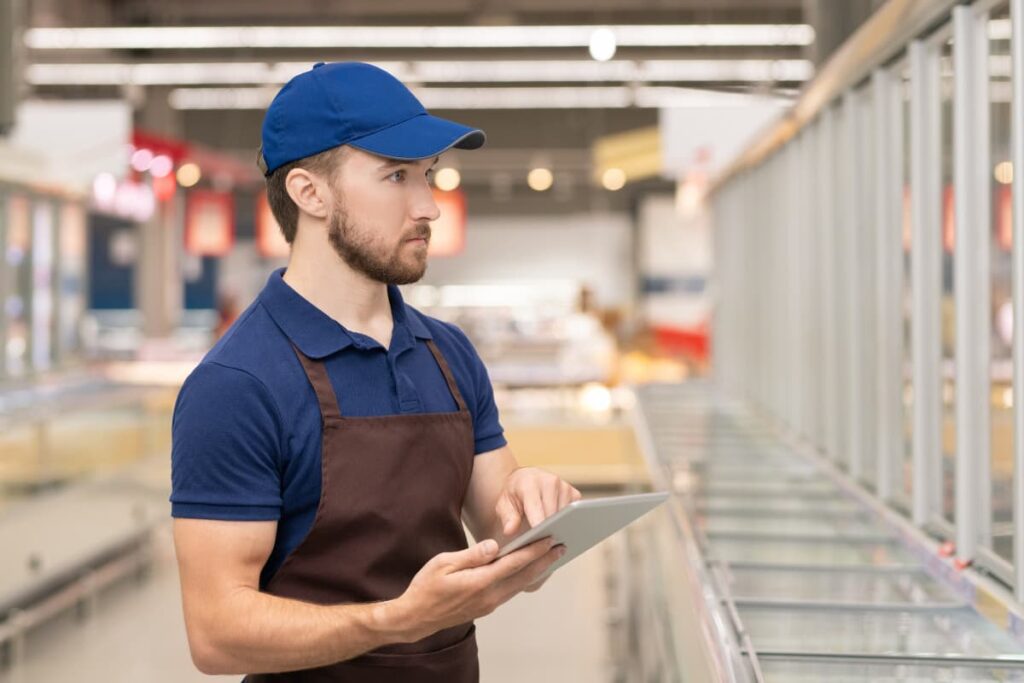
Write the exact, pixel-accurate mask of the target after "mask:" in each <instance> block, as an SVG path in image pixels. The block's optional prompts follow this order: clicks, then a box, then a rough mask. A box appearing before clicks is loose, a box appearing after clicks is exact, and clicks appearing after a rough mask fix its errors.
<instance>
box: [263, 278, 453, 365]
mask: <svg viewBox="0 0 1024 683" xmlns="http://www.w3.org/2000/svg"><path fill="white" fill-rule="evenodd" d="M284 272H285V269H284V268H279V269H277V270H275V271H274V272H273V273H271V274H270V277H269V278H268V279H267V284H266V286H265V287H264V288H263V291H262V292H260V295H259V299H260V302H261V303H262V304H263V306H264V307H265V308H266V309H267V311H268V312H269V313H270V316H271V317H272V318H273V319H274V322H275V323H277V325H278V327H280V328H281V331H282V332H284V334H285V336H287V337H288V338H289V339H290V340H291V341H292V343H294V344H295V346H297V347H299V350H300V351H302V353H304V354H305V355H307V356H309V357H310V358H324V357H326V356H329V355H331V354H332V353H336V352H338V351H341V350H342V349H344V348H346V347H348V346H351V345H353V344H357V342H356V339H355V337H354V336H353V334H354V333H352V332H350V331H349V330H347V329H345V327H344V326H343V325H342V324H341V323H339V322H338V321H336V320H334V319H333V318H331V317H330V316H328V315H327V314H326V313H324V312H323V311H321V310H320V309H319V308H317V307H316V306H314V305H313V304H312V303H311V302H310V301H309V300H308V299H306V298H304V297H303V296H302V295H301V294H299V293H298V292H296V291H295V290H294V289H292V287H291V286H290V285H289V284H288V283H287V282H285V281H284V278H283V275H284ZM388 301H389V302H390V304H391V317H392V319H393V320H394V324H395V332H393V333H392V337H393V338H395V337H397V336H398V335H399V329H398V328H400V327H406V328H407V329H408V330H409V332H410V333H411V334H412V335H413V336H415V337H418V338H420V339H432V338H433V336H432V335H431V334H430V331H429V330H428V329H427V327H426V325H425V324H424V323H423V321H422V320H421V319H420V316H419V314H418V313H416V312H415V311H412V310H410V309H409V308H408V307H407V306H406V305H405V300H404V299H403V298H402V293H401V291H399V289H398V287H396V286H395V285H388ZM360 336H362V335H360Z"/></svg>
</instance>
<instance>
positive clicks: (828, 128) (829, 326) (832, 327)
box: [818, 108, 840, 459]
mask: <svg viewBox="0 0 1024 683" xmlns="http://www.w3.org/2000/svg"><path fill="white" fill-rule="evenodd" d="M835 123H836V112H835V110H834V109H831V108H830V109H827V110H825V112H824V113H823V114H822V118H821V123H820V124H819V125H820V126H821V137H820V139H819V150H818V152H819V159H818V163H819V167H818V170H819V172H820V180H821V188H820V192H821V201H820V204H819V209H820V214H821V215H820V217H819V220H818V224H819V225H834V215H835V209H834V204H835V201H834V199H835V193H834V192H833V186H834V176H835V168H836V165H835V164H834V163H833V161H834V159H835V155H834V151H835V140H836V135H835ZM835 242H836V239H835V234H834V233H833V231H831V230H823V231H822V232H821V270H822V278H821V284H822V288H821V309H822V312H823V314H822V319H823V321H824V324H823V328H824V339H823V342H824V343H823V344H822V348H823V349H824V352H825V372H824V373H823V375H822V376H823V379H824V384H825V400H824V401H823V402H822V403H824V405H825V443H824V452H825V454H826V455H827V456H828V457H829V458H833V459H834V458H836V457H838V453H839V429H840V428H839V422H838V416H839V403H838V397H839V376H838V367H837V366H838V362H837V361H838V358H837V356H838V354H837V353H836V346H837V341H836V337H837V331H836V320H837V318H838V314H837V311H836V308H835V298H836V296H835V291H836V287H835V276H834V274H835Z"/></svg>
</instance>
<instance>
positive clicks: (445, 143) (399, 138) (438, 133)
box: [346, 114, 487, 161]
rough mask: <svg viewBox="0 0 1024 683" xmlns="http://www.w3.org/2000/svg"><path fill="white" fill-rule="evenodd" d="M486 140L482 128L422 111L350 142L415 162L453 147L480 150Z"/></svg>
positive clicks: (388, 156)
mask: <svg viewBox="0 0 1024 683" xmlns="http://www.w3.org/2000/svg"><path fill="white" fill-rule="evenodd" d="M486 139H487V136H486V135H485V134H484V132H483V131H482V130H480V129H479V128H470V127H469V126H463V125H462V124H461V123H455V122H454V121H449V120H447V119H442V118H438V117H436V116H432V115H431V114H421V115H419V116H414V117H412V118H411V119H408V120H407V121H403V122H402V123H398V124H395V125H394V126H390V127H388V128H385V129H384V130H379V131H377V132H376V133H371V134H369V135H364V136H363V137H361V138H357V139H355V140H351V141H350V142H348V143H346V144H349V145H351V146H352V147H357V148H359V149H361V150H364V151H366V152H370V153H372V154H377V155H379V156H382V157H387V158H389V159H405V160H409V161H414V160H417V159H428V158H430V157H436V156H437V155H438V154H440V153H441V152H444V151H445V150H448V149H451V148H452V147H457V148H458V149H477V148H479V147H483V145H484V141H485V140H486Z"/></svg>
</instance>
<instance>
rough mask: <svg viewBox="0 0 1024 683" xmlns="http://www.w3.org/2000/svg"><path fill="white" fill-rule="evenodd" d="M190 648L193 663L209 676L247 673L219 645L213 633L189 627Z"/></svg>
mask: <svg viewBox="0 0 1024 683" xmlns="http://www.w3.org/2000/svg"><path fill="white" fill-rule="evenodd" d="M188 649H189V654H190V655H191V656H192V664H193V665H195V667H196V669H198V670H199V671H200V672H201V673H204V674H206V675H207V676H225V675H232V674H244V673H247V672H245V671H239V670H238V667H237V665H236V664H237V663H236V662H234V661H233V659H232V658H231V657H230V656H229V655H228V654H227V652H225V649H224V648H223V647H221V646H220V645H218V643H217V641H216V639H215V638H214V637H213V635H212V634H208V633H198V632H196V630H195V629H188Z"/></svg>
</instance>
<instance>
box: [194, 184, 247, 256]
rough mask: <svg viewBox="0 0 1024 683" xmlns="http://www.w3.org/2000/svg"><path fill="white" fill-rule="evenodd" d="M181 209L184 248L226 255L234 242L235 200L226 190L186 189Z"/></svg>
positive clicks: (197, 253) (196, 251)
mask: <svg viewBox="0 0 1024 683" xmlns="http://www.w3.org/2000/svg"><path fill="white" fill-rule="evenodd" d="M187 202H188V203H187V206H186V209H185V250H186V251H187V252H188V253H190V254H193V255H195V256H226V255H227V253H228V252H230V251H231V247H232V246H234V243H235V200H234V197H233V196H232V195H231V193H229V192H216V191H214V190H190V191H189V193H188V199H187Z"/></svg>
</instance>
